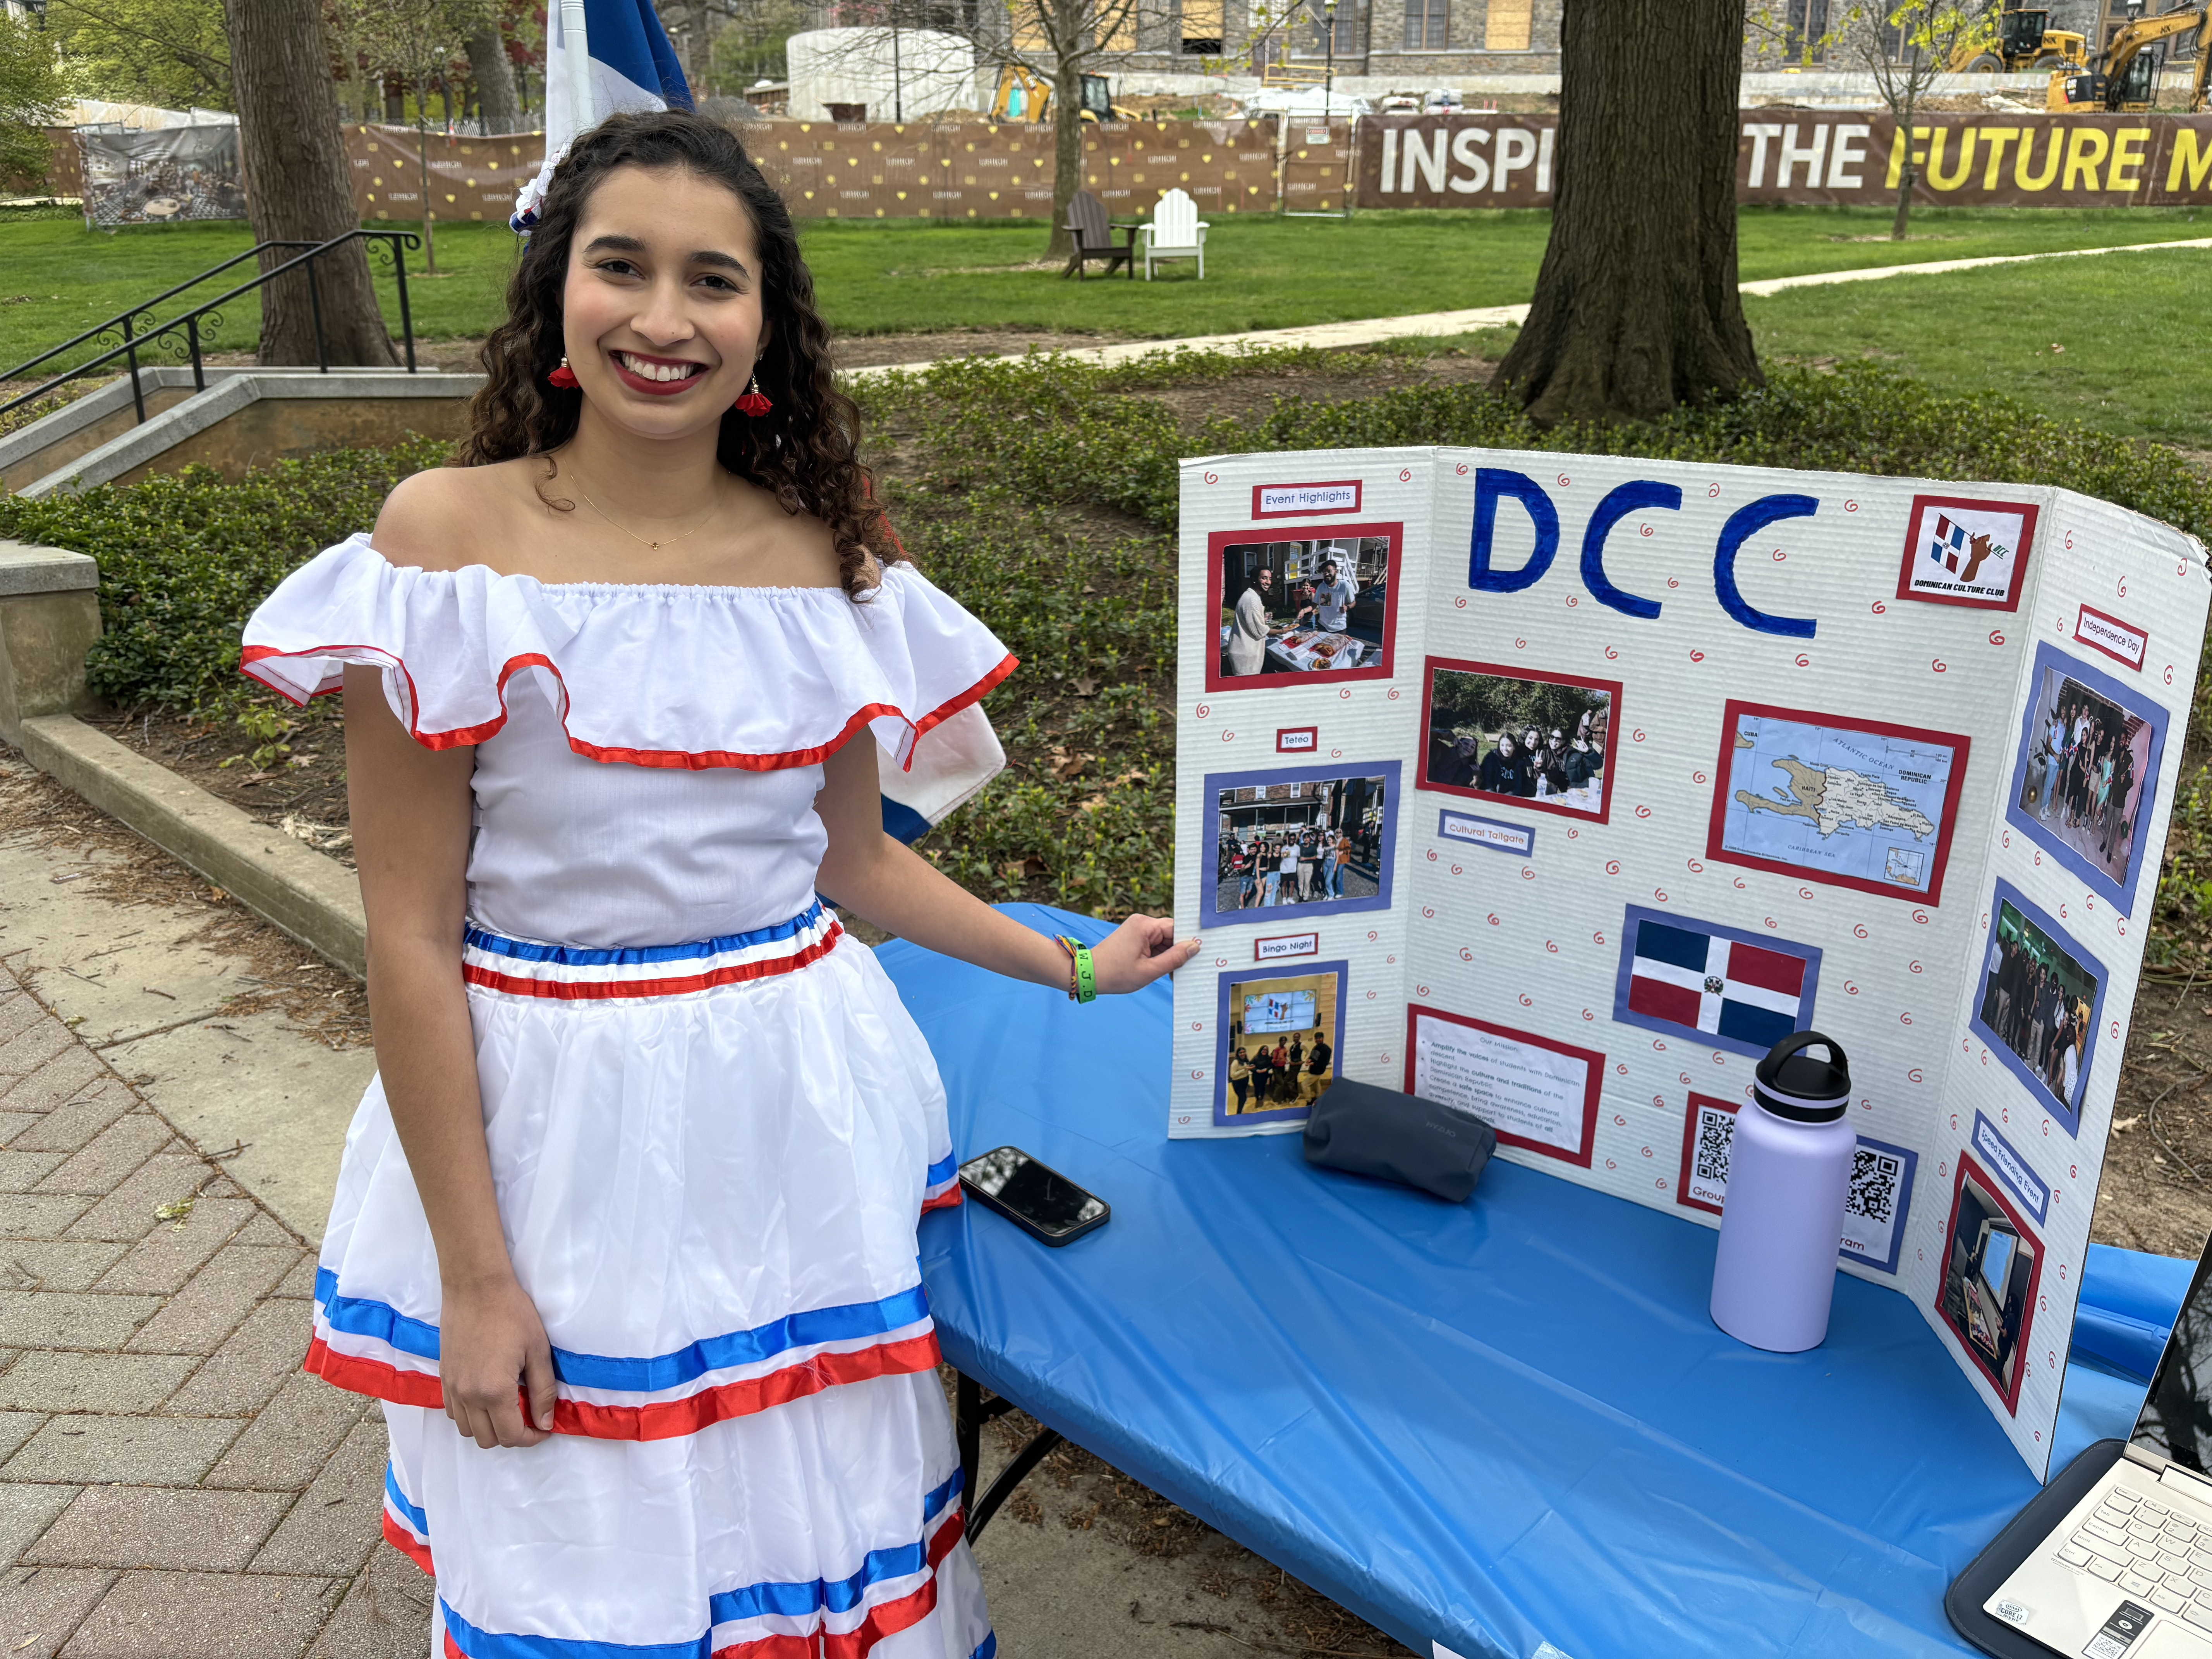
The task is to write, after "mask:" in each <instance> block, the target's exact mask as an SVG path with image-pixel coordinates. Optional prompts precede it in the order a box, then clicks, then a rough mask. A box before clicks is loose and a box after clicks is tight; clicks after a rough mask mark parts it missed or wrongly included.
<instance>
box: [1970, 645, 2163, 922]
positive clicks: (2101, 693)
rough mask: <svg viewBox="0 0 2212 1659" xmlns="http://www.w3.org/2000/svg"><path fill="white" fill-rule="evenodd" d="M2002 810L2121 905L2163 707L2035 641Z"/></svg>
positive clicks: (2159, 745)
mask: <svg viewBox="0 0 2212 1659" xmlns="http://www.w3.org/2000/svg"><path fill="white" fill-rule="evenodd" d="M2032 690H2033V700H2032V702H2030V705H2029V708H2028V710H2027V716H2026V718H2025V720H2024V721H2023V723H2022V725H2021V738H2020V752H2019V754H2018V755H2017V756H2016V757H2015V760H2014V763H2013V777H2012V791H2011V793H2010V795H2009V796H2008V798H2007V799H2006V802H2005V817H2006V818H2007V820H2008V822H2009V823H2011V824H2012V826H2013V828H2014V829H2018V830H2020V831H2021V833H2022V834H2023V835H2025V836H2027V838H2028V839H2029V840H2030V841H2033V842H2035V843H2036V844H2037V845H2038V846H2039V847H2041V848H2043V849H2044V850H2045V852H2047V853H2049V854H2051V856H2052V857H2053V858H2055V859H2057V860H2058V862H2059V863H2060V864H2061V865H2063V866H2065V868H2067V869H2069V870H2070V871H2072V872H2074V873H2075V875H2077V876H2079V877H2081V879H2082V880H2084V881H2086V882H2087V883H2088V884H2089V886H2090V889H2091V890H2092V891H2093V892H2097V893H2101V894H2102V895H2104V896H2106V898H2109V899H2111V900H2112V902H2114V903H2116V904H2118V906H2119V907H2120V908H2122V909H2123V910H2132V909H2133V908H2135V897H2136V881H2137V879H2138V878H2140V877H2141V876H2142V860H2141V859H2140V858H2138V857H2137V856H2136V854H2138V853H2139V852H2140V851H2141V848H2142V839H2143V835H2144V832H2145V829H2146V828H2147V826H2148V819H2149V817H2150V816H2151V809H2152V807H2153V806H2154V805H2156V795H2157V790H2158V769H2159V764H2160V761H2161V760H2162V759H2163V758H2164V757H2165V754H2166V710H2165V709H2164V708H2160V706H2159V705H2158V704H2157V703H2156V702H2153V701H2152V700H2151V698H2150V696H2149V694H2148V691H2147V690H2145V689H2144V688H2143V687H2142V686H2141V685H2126V684H2121V682H2120V681H2118V680H2117V679H2115V678H2113V677H2112V675H2110V674H2107V673H2106V672H2105V671H2104V670H2102V669H2100V668H2092V667H2090V666H2089V665H2088V664H2087V663H2085V662H2081V661H2079V660H2077V659H2075V658H2073V657H2071V656H2069V655H2068V654H2067V653H2065V652H2063V651H2062V650H2060V649H2059V648H2058V647H2057V646H2055V645H2052V644H2050V643H2048V642H2047V641H2046V642H2045V643H2044V644H2042V645H2039V646H2038V647H2036V652H2035V678H2034V680H2033V683H2032Z"/></svg>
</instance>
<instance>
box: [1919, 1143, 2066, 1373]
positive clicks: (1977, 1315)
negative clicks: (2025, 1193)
mask: <svg viewBox="0 0 2212 1659" xmlns="http://www.w3.org/2000/svg"><path fill="white" fill-rule="evenodd" d="M2042 1273H2043V1247H2042V1245H2041V1244H2040V1243H2038V1242H2037V1240H2036V1237H2035V1235H2034V1234H2033V1233H2032V1232H2030V1231H2028V1229H2027V1223H2026V1222H2025V1221H2023V1220H2022V1219H2021V1217H2020V1215H2019V1213H2018V1212H2016V1211H2015V1210H2014V1208H2013V1207H2012V1206H2011V1204H2010V1203H2009V1202H2008V1201H2007V1200H2006V1199H2005V1196H2004V1194H2003V1193H2002V1191H2000V1190H1999V1188H1998V1186H1997V1183H1996V1182H1995V1181H1993V1180H1991V1179H1990V1176H1989V1175H1988V1174H1987V1172H1985V1171H1984V1170H1983V1169H1982V1167H1981V1166H1980V1165H1979V1164H1977V1163H1975V1162H1974V1160H1973V1159H1972V1158H1969V1157H1967V1156H1966V1155H1965V1154H1964V1153H1961V1154H1960V1158H1959V1174H1958V1184H1957V1187H1956V1189H1955V1191H1954V1194H1953V1197H1952V1200H1951V1225H1950V1226H1949V1227H1948V1229H1947V1230H1946V1231H1945V1233H1944V1243H1943V1277H1942V1284H1941V1285H1939V1286H1938V1287H1937V1289H1936V1312H1938V1313H1939V1314H1941V1315H1942V1316H1943V1322H1944V1323H1945V1324H1947V1325H1948V1326H1949V1327H1950V1328H1951V1329H1952V1330H1953V1332H1954V1333H1955V1334H1957V1336H1958V1339H1959V1346H1961V1347H1962V1348H1964V1349H1965V1350H1966V1353H1967V1356H1968V1357H1969V1358H1972V1360H1973V1362H1974V1364H1975V1365H1976V1367H1977V1368H1978V1370H1980V1371H1981V1373H1982V1375H1983V1376H1985V1377H1987V1378H1988V1379H1989V1383H1990V1387H1991V1388H1992V1389H1996V1392H1997V1397H1998V1398H1999V1399H2001V1400H2002V1401H2004V1407H2005V1410H2006V1411H2007V1412H2008V1413H2012V1412H2016V1411H2018V1410H2019V1408H2020V1384H2021V1370H2022V1366H2021V1357H2022V1354H2023V1353H2024V1352H2025V1351H2026V1348H2027V1338H2028V1328H2029V1326H2030V1324H2031V1323H2032V1322H2033V1319H2034V1309H2035V1287H2036V1282H2037V1280H2038V1279H2039V1278H2040V1277H2041V1276H2042Z"/></svg>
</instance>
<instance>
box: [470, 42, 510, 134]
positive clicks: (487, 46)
mask: <svg viewBox="0 0 2212 1659" xmlns="http://www.w3.org/2000/svg"><path fill="white" fill-rule="evenodd" d="M469 73H470V74H471V75H472V76H475V77H476V82H477V106H479V107H480V108H481V109H482V110H483V124H484V131H486V132H520V131H522V102H521V100H520V99H518V98H517V97H516V96H515V94H514V65H513V64H512V63H511V62H509V61H508V59H507V42H506V41H504V40H501V38H500V33H499V25H498V24H497V23H486V24H485V25H484V26H483V27H482V28H480V29H478V30H477V32H476V33H474V34H471V36H469Z"/></svg>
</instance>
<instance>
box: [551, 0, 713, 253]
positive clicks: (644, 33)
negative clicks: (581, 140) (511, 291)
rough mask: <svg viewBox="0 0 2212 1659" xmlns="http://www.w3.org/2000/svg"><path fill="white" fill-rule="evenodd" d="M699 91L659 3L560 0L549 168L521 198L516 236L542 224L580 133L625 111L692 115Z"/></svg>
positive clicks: (555, 15) (554, 11) (555, 11)
mask: <svg viewBox="0 0 2212 1659" xmlns="http://www.w3.org/2000/svg"><path fill="white" fill-rule="evenodd" d="M690 107H691V88H690V87H689V86H687V85H686V84H685V83H684V66H683V65H682V64H679V63H678V62H677V59H676V48H675V47H674V46H671V45H670V44H669V41H668V31H667V30H666V29H664V28H663V27H660V19H659V16H658V15H655V13H654V11H653V0H557V3H556V4H554V5H550V6H548V7H547V8H546V17H545V165H544V167H540V168H539V169H538V176H537V177H536V178H535V179H532V180H531V181H530V182H529V183H528V184H526V185H524V186H523V187H522V191H521V193H520V195H518V196H517V197H515V198H514V216H513V218H511V219H509V220H508V221H507V223H508V225H509V226H510V227H511V228H513V229H515V230H518V231H522V232H527V231H528V230H529V229H530V228H531V227H532V226H533V225H535V224H536V223H537V222H538V209H539V208H540V207H541V206H542V205H544V201H545V186H546V184H547V182H548V181H549V180H550V179H551V178H552V177H553V169H554V168H555V167H558V166H560V165H561V161H562V157H563V156H565V155H568V146H569V144H570V143H573V142H574V139H575V137H576V135H577V134H578V133H580V132H584V131H589V130H590V129H591V128H592V127H595V126H597V125H599V123H600V122H602V121H604V120H605V119H606V118H607V117H609V116H610V115H612V114H614V113H615V112H617V110H629V111H641V110H656V109H690Z"/></svg>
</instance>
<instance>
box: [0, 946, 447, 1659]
mask: <svg viewBox="0 0 2212 1659" xmlns="http://www.w3.org/2000/svg"><path fill="white" fill-rule="evenodd" d="M0 1142H4V1146H5V1150H4V1151H0V1287H3V1288H0V1363H4V1364H5V1370H0V1455H5V1458H6V1461H5V1462H0V1559H7V1560H9V1561H10V1562H11V1563H12V1564H13V1565H10V1566H9V1568H8V1570H7V1571H5V1572H4V1573H0V1651H4V1652H6V1653H8V1654H9V1655H11V1656H22V1659H47V1656H51V1655H55V1654H67V1655H69V1656H70V1659H202V1656H205V1659H229V1656H233V1655H237V1656H246V1655H252V1656H256V1659H298V1656H301V1655H303V1654H307V1653H308V1652H309V1651H310V1650H312V1651H313V1653H314V1654H316V1655H318V1656H326V1659H386V1656H392V1655H398V1654H402V1653H406V1654H415V1653H419V1652H421V1651H422V1650H423V1649H424V1647H425V1645H426V1644H425V1642H424V1638H423V1636H422V1628H423V1626H422V1625H421V1624H420V1623H419V1622H418V1620H421V1619H422V1618H424V1617H426V1616H427V1607H428V1603H427V1601H424V1600H423V1596H424V1593H425V1591H426V1589H427V1585H426V1584H424V1583H419V1582H418V1583H416V1585H414V1586H411V1587H410V1586H408V1585H407V1583H406V1581H405V1579H404V1577H402V1576H400V1575H397V1574H392V1573H389V1572H388V1571H387V1572H386V1574H385V1575H382V1576H379V1575H377V1574H373V1573H372V1572H371V1571H370V1570H369V1563H370V1560H371V1557H372V1553H374V1552H376V1551H377V1549H378V1533H379V1527H380V1518H379V1517H380V1510H381V1506H382V1500H381V1496H380V1494H381V1489H382V1484H383V1477H384V1458H385V1447H384V1425H383V1421H382V1419H381V1418H380V1417H379V1416H378V1415H377V1414H376V1413H373V1412H370V1411H368V1410H367V1409H366V1407H367V1405H368V1402H367V1401H363V1400H362V1399H360V1398H358V1397H356V1396H354V1395H346V1394H343V1393H341V1392H339V1391H338V1390H337V1389H332V1388H331V1387H329V1386H328V1385H326V1384H325V1383H322V1382H320V1381H319V1380H317V1379H316V1378H314V1377H311V1376H307V1375H305V1374H304V1373H302V1372H301V1370H299V1364H300V1358H301V1355H302V1354H303V1353H304V1352H306V1348H307V1334H308V1325H309V1307H310V1303H309V1300H308V1298H309V1297H310V1294H311V1292H312V1291H313V1277H314V1261H313V1256H312V1255H310V1254H309V1253H308V1251H307V1249H306V1248H305V1246H304V1245H303V1243H302V1242H301V1240H300V1239H299V1238H297V1237H295V1236H294V1235H293V1233H292V1232H291V1231H290V1230H289V1229H288V1228H286V1227H284V1226H283V1225H281V1224H280V1223H279V1222H278V1221H277V1220H276V1218H275V1217H274V1216H273V1215H271V1214H270V1212H268V1210H267V1209H266V1208H264V1206H261V1205H258V1204H257V1203H255V1202H254V1201H253V1200H252V1198H251V1197H250V1196H249V1195H248V1194H246V1192H245V1191H244V1190H243V1189H242V1188H240V1187H239V1186H238V1185H237V1183H236V1182H233V1181H232V1180H231V1179H230V1178H229V1176H228V1175H226V1174H225V1173H224V1171H223V1169H222V1164H219V1163H216V1162H214V1161H211V1160H210V1159H208V1158H204V1157H202V1156H201V1155H200V1154H199V1153H198V1152H197V1151H195V1150H194V1149H193V1147H192V1146H191V1145H190V1144H189V1143H187V1142H185V1141H184V1140H182V1139H179V1138H178V1137H177V1135H176V1134H175V1133H173V1131H172V1130H171V1128H170V1127H169V1125H168V1124H167V1123H166V1122H164V1121H162V1120H161V1117H160V1116H159V1115H156V1114H155V1112H153V1111H152V1110H151V1109H149V1107H148V1106H147V1104H146V1103H145V1101H144V1100H143V1098H141V1097H139V1095H138V1094H137V1092H136V1091H134V1090H133V1089H132V1088H131V1086H130V1085H127V1084H126V1083H125V1082H124V1080H123V1079H122V1078H120V1077H119V1076H118V1075H117V1073H116V1072H115V1070H114V1069H113V1067H112V1066H109V1065H108V1064H106V1062H105V1061H104V1060H101V1058H100V1056H99V1055H98V1054H95V1053H94V1051H93V1049H92V1048H90V1047H89V1045H88V1044H87V1043H86V1042H85V1041H84V1039H83V1038H82V1037H81V1036H77V1035H76V1033H75V1032H73V1031H71V1030H70V1028H69V1026H67V1025H66V1024H64V1023H63V1022H62V1021H61V1020H60V1019H59V1018H57V1017H56V1016H55V1015H54V1014H53V1013H52V1012H51V1011H50V1010H48V1009H47V1008H46V1006H44V1005H43V1004H42V1003H41V1002H40V1000H38V999H37V998H36V997H35V996H33V995H32V994H31V993H29V992H28V991H27V990H25V989H24V988H23V987H22V986H21V982H20V981H18V980H17V979H16V978H15V975H12V974H0ZM384 1553H385V1554H386V1555H387V1556H390V1557H392V1561H393V1562H396V1561H397V1559H398V1558H397V1557H396V1556H392V1553H391V1552H389V1551H386V1552H384ZM386 1565H387V1569H388V1567H389V1565H391V1563H390V1562H387V1564H386ZM410 1571H411V1568H410ZM420 1577H421V1576H420V1575H419V1574H416V1578H417V1580H418V1581H419V1580H420ZM387 1581H388V1582H387Z"/></svg>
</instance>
